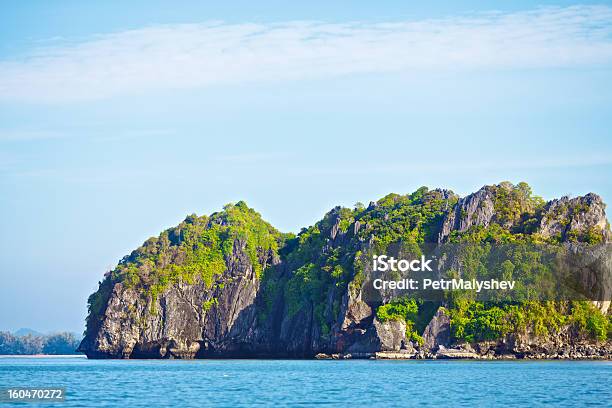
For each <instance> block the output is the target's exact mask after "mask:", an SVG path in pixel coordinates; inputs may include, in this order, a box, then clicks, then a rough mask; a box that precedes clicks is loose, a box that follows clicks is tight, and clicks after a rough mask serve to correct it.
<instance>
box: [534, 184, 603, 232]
mask: <svg viewBox="0 0 612 408" xmlns="http://www.w3.org/2000/svg"><path fill="white" fill-rule="evenodd" d="M605 208H606V205H605V204H604V202H603V200H602V199H601V197H600V196H598V195H597V194H593V193H589V194H587V195H585V196H584V197H575V198H569V197H563V198H560V199H556V200H552V201H549V202H548V203H547V204H546V205H545V207H544V211H543V213H542V217H541V220H540V225H539V232H540V233H541V234H542V236H544V237H546V238H549V237H559V238H560V239H561V240H562V241H565V240H567V239H568V238H570V237H571V236H572V235H574V236H581V235H583V234H585V233H588V232H589V231H590V230H591V231H592V230H593V229H595V230H596V231H598V232H599V233H603V234H604V239H603V240H604V242H609V241H610V238H611V236H610V229H609V228H608V221H607V219H606V212H605Z"/></svg>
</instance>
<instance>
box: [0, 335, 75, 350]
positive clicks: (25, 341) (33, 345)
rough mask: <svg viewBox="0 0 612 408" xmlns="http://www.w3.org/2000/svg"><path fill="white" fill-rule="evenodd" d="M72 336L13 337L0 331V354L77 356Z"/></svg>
mask: <svg viewBox="0 0 612 408" xmlns="http://www.w3.org/2000/svg"><path fill="white" fill-rule="evenodd" d="M79 342H80V340H78V339H77V338H76V337H75V336H74V334H72V333H68V332H64V333H56V334H51V335H41V336H37V335H32V334H27V335H25V336H15V335H13V334H11V333H10V332H3V331H0V354H18V355H28V354H78V353H77V351H76V349H77V347H78V346H79Z"/></svg>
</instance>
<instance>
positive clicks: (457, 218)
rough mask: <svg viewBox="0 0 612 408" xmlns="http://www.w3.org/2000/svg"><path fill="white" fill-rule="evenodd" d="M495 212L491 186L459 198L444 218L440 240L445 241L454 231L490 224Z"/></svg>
mask: <svg viewBox="0 0 612 408" xmlns="http://www.w3.org/2000/svg"><path fill="white" fill-rule="evenodd" d="M494 212H495V209H494V197H493V192H492V189H491V187H490V186H486V187H483V188H481V189H480V190H478V191H477V192H475V193H473V194H470V195H468V196H466V197H464V198H461V199H459V201H458V202H457V204H456V205H455V208H454V209H453V210H452V211H450V212H449V213H448V215H447V216H446V217H445V219H444V222H443V224H442V230H441V231H440V234H439V236H438V242H443V241H444V240H445V239H446V238H447V237H448V236H449V235H450V233H451V232H452V231H459V232H464V231H467V230H468V229H469V228H470V227H472V226H475V225H480V226H484V227H486V226H488V225H489V223H490V222H491V219H492V218H493V215H494Z"/></svg>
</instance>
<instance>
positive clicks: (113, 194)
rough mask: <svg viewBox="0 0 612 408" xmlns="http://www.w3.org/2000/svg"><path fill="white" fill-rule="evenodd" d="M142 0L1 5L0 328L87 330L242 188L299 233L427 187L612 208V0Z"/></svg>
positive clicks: (275, 221)
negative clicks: (102, 283) (89, 304)
mask: <svg viewBox="0 0 612 408" xmlns="http://www.w3.org/2000/svg"><path fill="white" fill-rule="evenodd" d="M124 3H125V2H118V1H116V2H112V1H111V2H98V3H96V4H93V2H77V1H64V2H61V1H60V2H53V3H51V2H44V1H30V2H18V3H15V5H10V6H6V5H5V6H2V7H3V10H2V12H1V13H0V192H1V193H0V214H1V215H0V217H1V218H0V219H1V221H2V227H3V228H2V229H1V231H0V248H1V249H0V271H1V273H2V286H1V290H0V295H1V296H0V330H2V329H10V330H14V329H17V328H19V327H32V328H34V329H37V330H41V331H52V330H64V329H67V330H73V331H77V332H80V331H82V329H83V321H84V317H85V313H86V308H85V302H86V298H87V296H88V295H89V293H91V292H92V291H93V290H94V289H95V288H96V284H97V281H98V280H100V279H101V277H102V274H103V273H104V272H105V271H106V270H108V269H109V268H112V267H113V266H114V265H115V264H116V262H117V261H118V260H119V259H120V258H121V257H122V256H124V255H125V254H127V253H129V252H130V251H131V250H132V249H134V248H135V247H137V246H138V245H140V244H141V243H142V242H143V241H144V240H145V239H146V238H148V237H149V236H152V235H157V234H158V233H159V232H160V231H161V230H163V229H165V228H167V227H170V226H173V225H175V224H177V223H178V222H180V221H181V220H182V219H183V218H184V217H185V216H186V215H187V214H191V213H194V212H195V213H198V214H208V213H211V212H213V211H217V210H219V209H220V208H221V207H222V206H223V204H225V203H227V202H230V201H237V200H240V199H244V200H246V201H247V202H248V203H249V204H250V205H251V206H252V207H254V208H256V209H257V210H258V211H259V212H261V213H262V215H263V216H264V217H265V218H266V219H267V220H269V221H270V222H272V223H273V224H274V225H275V226H277V227H278V228H280V229H281V230H284V231H298V230H299V228H300V227H301V226H306V225H310V224H312V223H313V222H315V221H316V220H318V219H320V218H321V216H322V215H323V214H324V213H325V212H326V211H327V210H329V209H330V208H331V207H333V206H334V205H337V204H342V205H347V206H350V205H352V204H354V203H355V202H356V201H362V202H366V203H367V202H368V201H370V200H375V199H377V198H380V197H381V196H383V195H385V194H387V193H389V192H398V193H407V192H411V191H414V190H415V189H416V188H418V187H419V186H421V185H427V186H430V187H432V188H434V187H445V188H450V189H452V190H454V191H455V192H457V193H459V194H462V195H463V194H467V193H469V192H472V191H474V190H476V189H478V188H479V187H481V186H482V185H484V184H491V183H496V182H499V181H502V180H510V181H514V182H518V181H527V182H529V183H530V184H531V185H532V186H533V187H534V190H535V191H536V193H538V194H540V195H542V196H544V197H545V198H547V199H550V198H554V197H558V196H561V195H565V194H570V195H579V194H585V193H587V192H590V191H593V192H597V193H599V194H601V195H602V196H603V197H604V199H605V200H606V201H607V202H611V201H612V188H611V187H610V183H609V177H610V174H611V171H610V170H611V168H612V161H611V157H612V155H611V153H612V137H611V136H612V135H611V134H610V129H612V126H611V125H612V112H611V108H610V107H611V106H612V75H611V74H612V5H611V4H610V3H609V2H595V3H589V5H580V4H577V3H573V2H567V1H566V2H560V1H559V2H537V3H532V2H527V1H519V2H512V4H511V5H507V4H504V5H502V3H501V2H500V3H499V4H495V5H494V6H493V5H492V4H493V3H492V2H478V1H467V2H461V5H459V4H458V3H459V2H452V1H448V2H421V3H419V4H417V5H414V4H409V2H365V1H357V2H343V1H340V2H316V1H312V2H304V3H307V4H303V5H299V6H298V5H291V6H287V5H286V2H280V1H277V2H265V1H264V2H257V5H254V4H253V3H255V2H247V1H244V2H231V3H227V2H224V3H225V5H218V4H217V5H211V4H208V3H206V2H193V3H190V2H185V3H183V4H182V6H181V7H177V6H176V5H173V4H171V3H170V2H151V1H147V2H144V1H135V2H130V3H129V5H127V4H124ZM330 3H333V4H330ZM410 3H412V2H410ZM504 3H509V2H504Z"/></svg>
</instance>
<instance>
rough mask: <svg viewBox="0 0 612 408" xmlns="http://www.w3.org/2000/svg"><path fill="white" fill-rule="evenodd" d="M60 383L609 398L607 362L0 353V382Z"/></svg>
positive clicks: (229, 401)
mask: <svg viewBox="0 0 612 408" xmlns="http://www.w3.org/2000/svg"><path fill="white" fill-rule="evenodd" d="M7 387H13V388H32V389H37V388H41V387H51V388H61V389H64V390H65V400H64V401H63V402H49V403H47V402H45V403H40V402H27V403H24V402H6V400H4V402H0V405H1V406H51V407H147V408H152V407H160V406H161V407H175V406H176V407H208V406H215V407H241V406H245V407H248V406H275V407H279V406H342V407H362V406H366V407H396V406H400V407H410V406H419V407H430V406H431V407H438V406H444V407H454V406H465V407H472V406H505V407H511V406H520V407H534V406H554V407H582V406H585V407H586V406H589V407H592V406H605V407H610V406H612V362H609V361H449V360H436V361H427V360H408V361H405V360H404V361H384V360H382V361H381V360H88V359H86V358H81V357H61V358H49V357H37V358H18V357H8V358H7V357H5V358H0V388H3V389H6V388H7Z"/></svg>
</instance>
